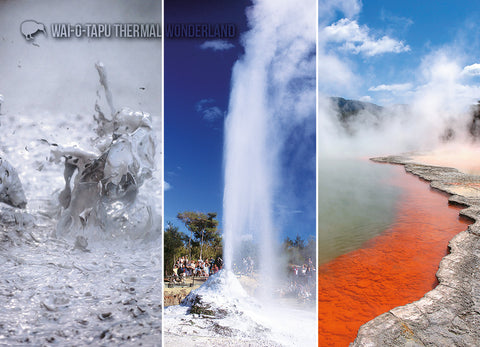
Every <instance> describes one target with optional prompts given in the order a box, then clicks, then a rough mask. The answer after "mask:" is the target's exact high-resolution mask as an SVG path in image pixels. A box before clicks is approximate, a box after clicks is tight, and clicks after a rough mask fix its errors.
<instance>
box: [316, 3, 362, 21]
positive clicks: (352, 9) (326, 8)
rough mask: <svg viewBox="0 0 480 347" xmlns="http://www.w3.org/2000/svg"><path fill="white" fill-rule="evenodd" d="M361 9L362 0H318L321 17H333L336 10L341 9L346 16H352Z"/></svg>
mask: <svg viewBox="0 0 480 347" xmlns="http://www.w3.org/2000/svg"><path fill="white" fill-rule="evenodd" d="M361 9H362V2H361V1H360V0H320V1H319V2H318V12H319V18H325V17H327V18H328V17H331V16H333V15H334V13H335V11H340V12H342V13H343V14H344V15H345V16H346V17H348V18H352V17H354V16H356V15H358V14H359V13H360V10H361Z"/></svg>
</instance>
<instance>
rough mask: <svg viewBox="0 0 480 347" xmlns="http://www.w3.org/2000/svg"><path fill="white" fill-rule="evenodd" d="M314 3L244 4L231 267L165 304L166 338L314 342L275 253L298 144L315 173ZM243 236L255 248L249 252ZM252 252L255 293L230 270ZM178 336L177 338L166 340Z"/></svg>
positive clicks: (231, 127)
mask: <svg viewBox="0 0 480 347" xmlns="http://www.w3.org/2000/svg"><path fill="white" fill-rule="evenodd" d="M315 7H316V6H315V1H312V0H305V1H301V2H295V3H294V2H291V1H278V0H258V1H254V6H253V7H252V8H249V9H248V12H247V15H248V19H249V23H250V26H251V30H250V31H249V32H247V33H246V34H244V37H243V43H244V48H245V55H244V56H243V57H241V59H239V60H238V61H237V62H236V63H235V65H234V68H233V72H232V82H231V85H232V87H231V93H230V101H229V111H228V115H227V118H226V121H225V137H224V138H225V140H224V178H225V187H224V198H223V215H224V216H223V226H224V227H223V229H224V233H223V240H224V251H223V256H224V260H225V268H224V269H223V270H221V271H220V272H218V273H217V274H215V275H213V276H211V277H210V278H209V279H208V281H207V282H206V283H205V284H204V285H203V286H202V287H200V288H199V289H197V290H195V291H192V292H191V293H190V295H189V296H187V298H186V299H185V300H184V301H183V303H182V305H180V306H170V307H167V308H166V310H165V315H164V319H165V320H164V327H165V332H166V333H167V334H166V335H167V339H166V341H167V342H173V341H174V342H175V343H177V344H178V343H180V342H182V343H183V342H184V340H180V339H181V337H183V336H189V337H191V336H192V337H193V336H196V335H199V336H204V337H214V336H216V337H218V336H221V337H222V338H225V337H228V338H231V340H228V343H227V342H225V344H230V343H235V342H236V343H238V342H243V343H244V344H245V345H246V344H248V345H262V346H271V345H272V346H277V345H282V346H283V345H286V346H287V345H288V346H291V345H301V346H313V345H316V343H317V341H316V334H315V330H316V325H317V322H316V318H315V313H314V311H313V310H312V311H303V310H295V309H292V308H291V307H287V306H288V305H286V304H285V303H282V304H280V303H279V301H277V299H276V298H274V295H275V294H277V293H278V290H279V289H280V283H281V282H286V279H287V275H286V273H283V272H281V266H282V265H284V262H283V260H282V259H281V254H280V253H279V252H278V249H279V248H280V247H279V245H280V238H281V232H282V231H283V230H282V229H284V228H285V226H284V225H282V221H283V220H284V219H283V217H284V215H281V212H280V210H281V209H280V205H281V203H282V202H284V201H285V200H286V199H287V198H286V197H287V196H289V197H290V196H292V195H294V194H296V193H297V194H298V192H297V191H295V192H292V191H291V190H290V189H288V188H290V187H289V183H290V182H291V181H293V180H295V179H297V180H298V179H299V178H298V177H292V176H295V175H294V174H292V172H293V171H292V170H289V169H291V166H292V165H290V166H289V165H288V164H292V162H295V160H293V159H292V158H296V159H298V158H299V157H300V156H301V155H300V154H299V153H302V154H303V155H304V156H305V157H302V159H299V160H300V161H301V160H305V161H308V162H309V163H311V164H312V165H311V176H312V177H313V180H314V177H315V165H314V161H315V152H314V145H313V146H312V147H313V149H312V147H308V148H306V147H303V146H305V143H306V142H308V143H309V144H312V143H313V144H314V143H315V141H311V139H312V138H314V137H315V136H314V135H315V95H316V93H315V39H316V35H315V23H316V18H315ZM300 138H301V139H300ZM305 139H309V140H310V141H306V140H305ZM292 144H294V145H292ZM285 153H287V155H285ZM305 153H307V154H305ZM286 157H288V158H287V159H286ZM312 189H313V187H312ZM292 190H293V189H292ZM297 198H299V197H298V196H295V199H297ZM300 199H301V197H300ZM313 205H314V201H313ZM279 215H281V216H279ZM312 233H314V230H312ZM245 244H248V246H249V249H248V251H249V252H251V253H250V254H246V253H243V249H245V248H246V247H244V245H245ZM252 248H254V250H252ZM252 253H253V257H254V258H255V259H256V260H255V266H254V271H255V272H256V274H258V276H256V280H257V281H258V287H257V292H256V293H255V294H256V295H255V298H253V297H251V296H249V295H247V293H246V292H245V291H244V290H243V288H242V287H241V285H240V282H239V281H238V279H237V278H236V276H235V274H234V271H235V270H237V269H238V267H239V266H241V264H242V260H243V259H245V258H246V257H247V256H250V255H251V254H252ZM180 322H182V323H181V324H179V323H180ZM185 323H189V324H185ZM172 335H176V338H177V339H178V340H175V339H172V340H173V341H170V340H169V338H171V336H172ZM205 341H206V340H205ZM220 341H221V342H216V341H213V340H212V341H210V340H209V342H211V343H219V344H218V345H221V343H222V342H223V341H224V340H220ZM190 342H191V341H190Z"/></svg>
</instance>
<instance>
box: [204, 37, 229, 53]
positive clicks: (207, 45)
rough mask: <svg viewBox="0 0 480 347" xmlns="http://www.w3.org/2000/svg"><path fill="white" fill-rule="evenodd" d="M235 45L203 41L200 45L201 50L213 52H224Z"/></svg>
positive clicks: (225, 42)
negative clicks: (211, 50)
mask: <svg viewBox="0 0 480 347" xmlns="http://www.w3.org/2000/svg"><path fill="white" fill-rule="evenodd" d="M233 47H235V45H234V44H233V43H231V42H228V41H225V40H213V41H205V42H204V43H202V44H201V45H200V48H201V49H213V50H214V51H226V50H229V49H232V48H233Z"/></svg>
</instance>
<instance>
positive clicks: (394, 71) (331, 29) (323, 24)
mask: <svg viewBox="0 0 480 347" xmlns="http://www.w3.org/2000/svg"><path fill="white" fill-rule="evenodd" d="M478 23H480V3H479V2H477V1H462V2H458V1H435V2H430V1H410V0H408V1H401V2H400V1H364V2H363V3H362V2H360V1H356V0H343V1H330V0H321V1H319V53H320V54H319V57H320V58H319V68H320V69H319V85H320V92H321V93H324V94H326V95H338V96H344V97H347V98H353V99H362V100H365V101H372V102H375V103H378V104H381V105H389V104H396V103H411V102H413V101H414V100H415V99H416V98H419V97H420V96H421V95H422V93H421V92H422V91H424V90H425V89H426V88H427V87H428V86H431V85H432V84H436V85H439V84H444V85H446V86H448V87H450V88H451V91H452V92H453V93H455V94H457V96H458V97H460V98H464V99H465V100H467V99H469V100H474V99H475V98H476V96H477V95H480V93H479V89H478V87H477V83H478V81H479V80H478V76H479V74H480V65H475V64H477V63H479V62H480V54H479V48H480V41H479V38H480V30H479V29H480V26H479V24H478ZM328 71H335V74H333V73H329V72H328ZM323 72H325V73H323Z"/></svg>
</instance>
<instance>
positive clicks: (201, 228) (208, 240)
mask: <svg viewBox="0 0 480 347" xmlns="http://www.w3.org/2000/svg"><path fill="white" fill-rule="evenodd" d="M216 217H217V213H216V212H208V213H207V214H205V213H202V212H191V211H187V212H183V213H179V214H178V215H177V218H178V219H179V220H181V221H182V222H183V223H184V224H185V227H186V228H187V229H188V230H190V238H189V240H188V249H189V258H190V259H192V248H193V246H195V244H194V242H198V243H199V245H200V259H203V255H204V254H203V247H204V245H205V244H207V246H210V247H218V245H219V244H221V237H220V235H219V234H218V230H217V226H218V221H217V220H216V219H215V218H216Z"/></svg>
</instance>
